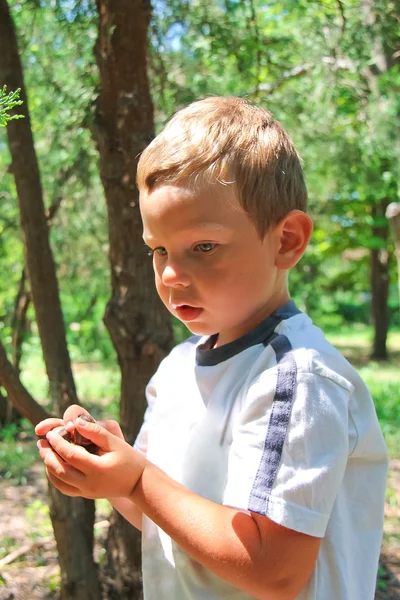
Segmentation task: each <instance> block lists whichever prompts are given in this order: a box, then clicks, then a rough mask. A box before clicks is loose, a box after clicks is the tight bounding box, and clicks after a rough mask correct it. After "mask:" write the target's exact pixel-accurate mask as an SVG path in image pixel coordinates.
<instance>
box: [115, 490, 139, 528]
mask: <svg viewBox="0 0 400 600" xmlns="http://www.w3.org/2000/svg"><path fill="white" fill-rule="evenodd" d="M108 500H109V502H110V503H111V504H112V506H113V507H114V508H115V510H117V511H118V512H119V513H120V514H121V515H122V516H123V517H124V518H125V519H126V520H127V521H129V523H130V524H131V525H133V526H134V527H136V529H139V530H140V531H141V530H142V517H143V513H142V511H141V510H140V509H139V508H138V507H137V506H136V504H134V503H133V502H132V501H131V500H129V499H128V498H109V499H108Z"/></svg>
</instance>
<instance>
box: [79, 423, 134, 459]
mask: <svg viewBox="0 0 400 600" xmlns="http://www.w3.org/2000/svg"><path fill="white" fill-rule="evenodd" d="M75 427H76V428H77V430H78V431H79V433H80V434H82V435H83V436H84V437H85V438H87V439H88V440H90V441H91V442H93V443H94V444H96V446H98V447H99V448H100V450H102V451H103V452H111V451H113V450H116V449H117V448H118V446H119V442H120V438H119V437H118V436H116V435H114V434H113V433H110V432H109V431H107V429H106V428H105V427H101V425H99V424H98V423H88V422H87V421H84V420H83V419H77V420H76V421H75ZM121 433H122V432H121ZM122 439H123V438H122Z"/></svg>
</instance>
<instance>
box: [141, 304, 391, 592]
mask: <svg viewBox="0 0 400 600" xmlns="http://www.w3.org/2000/svg"><path fill="white" fill-rule="evenodd" d="M213 337H214V336H213ZM213 337H212V338H208V339H207V338H198V337H192V338H190V339H188V340H187V341H185V342H183V343H182V344H180V345H179V346H177V347H176V348H175V349H174V350H173V351H172V352H171V353H170V354H169V356H168V357H167V358H166V359H165V360H164V361H163V362H162V363H161V365H160V367H159V369H158V371H157V373H156V374H155V376H154V377H153V378H152V380H151V381H150V383H149V385H148V387H147V397H148V405H149V407H148V410H147V412H146V415H145V421H144V424H143V427H142V429H141V431H140V434H139V436H138V439H137V441H136V444H135V446H136V447H137V448H138V449H140V450H141V451H143V452H146V454H147V457H148V459H149V460H150V461H152V462H153V463H154V464H156V465H157V466H158V467H160V468H161V469H163V470H164V471H165V472H166V473H167V474H168V475H170V476H171V477H172V478H174V479H175V480H176V481H178V482H180V483H182V484H183V485H184V486H186V487H187V488H189V489H190V490H192V491H193V492H195V493H197V494H199V495H201V496H203V497H205V498H208V499H209V500H212V501H214V502H217V503H219V504H224V505H228V506H232V507H236V508H238V509H241V510H244V511H254V512H256V513H259V514H262V515H266V516H267V517H269V518H270V519H272V520H273V521H275V522H276V523H280V524H282V525H284V526H285V527H288V528H291V529H294V530H296V531H300V532H302V533H305V534H308V535H312V536H316V537H320V538H322V542H321V547H320V551H319V554H318V558H317V562H316V566H315V569H314V572H313V574H312V576H311V578H310V580H309V582H308V584H307V585H306V587H305V588H304V590H303V591H302V592H301V593H300V595H299V596H298V600H373V598H374V590H375V582H376V573H377V566H378V559H379V551H380V544H381V538H382V528H383V511H384V496H385V484H386V476H387V466H388V457H387V451H386V446H385V443H384V440H383V437H382V434H381V430H380V427H379V424H378V420H377V417H376V413H375V408H374V405H373V402H372V399H371V396H370V394H369V392H368V390H367V388H366V386H365V384H364V383H363V381H362V380H361V379H360V377H359V375H358V374H357V372H356V371H355V370H354V369H353V368H352V367H351V366H350V364H349V363H348V362H347V361H346V360H345V359H344V358H343V357H342V355H341V354H340V353H339V352H338V351H337V350H335V349H334V348H333V347H332V346H331V344H329V343H328V342H327V340H326V339H325V337H324V335H323V333H322V331H321V330H320V329H318V328H317V327H315V326H314V325H313V324H312V321H311V319H310V318H309V317H308V316H307V315H305V314H304V313H300V312H299V311H298V310H297V308H296V306H295V304H294V303H293V302H292V301H291V302H289V303H288V304H286V305H285V306H283V307H282V308H281V309H279V310H277V311H276V312H275V313H273V314H272V315H271V316H270V317H269V318H268V319H266V320H265V321H264V322H263V323H261V325H259V326H258V327H257V328H256V329H255V330H253V331H251V332H249V333H247V334H246V335H245V336H243V337H241V338H239V339H238V340H235V341H234V342H231V343H230V344H226V345H223V346H221V347H218V348H214V349H207V348H212V345H213V341H214V340H213ZM142 544H143V558H142V560H143V583H144V597H145V600H217V599H218V600H222V599H224V600H225V599H226V600H228V599H229V600H249V599H250V598H251V596H249V595H248V594H246V593H244V592H242V591H240V590H238V589H237V588H235V587H233V586H232V585H230V584H229V583H227V582H225V581H224V580H222V579H221V578H219V577H218V576H216V575H214V574H213V573H212V572H211V571H209V570H207V569H205V568H204V567H202V566H201V565H200V564H199V563H198V562H196V561H195V560H193V559H192V558H191V557H190V556H189V555H188V554H187V553H186V552H185V551H184V550H182V549H181V548H180V547H179V546H178V545H177V544H176V543H175V542H174V541H173V540H171V538H170V537H169V536H168V535H166V534H165V533H164V532H163V531H162V530H161V529H160V528H159V527H157V526H156V525H155V524H154V523H153V522H152V521H151V520H150V519H149V518H148V517H146V516H144V517H143V535H142ZM277 600H278V599H277Z"/></svg>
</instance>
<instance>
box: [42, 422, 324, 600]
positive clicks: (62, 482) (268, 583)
mask: <svg viewBox="0 0 400 600" xmlns="http://www.w3.org/2000/svg"><path fill="white" fill-rule="evenodd" d="M76 426H77V428H78V430H80V432H81V433H82V435H85V436H86V437H88V438H89V439H91V440H92V441H93V442H94V443H95V444H97V445H98V446H99V447H100V449H101V456H93V455H91V454H89V453H88V452H86V450H84V449H83V448H80V447H78V446H73V445H71V444H69V443H68V442H66V441H65V440H64V439H63V438H61V437H60V436H57V435H54V436H51V435H50V441H51V446H50V445H49V443H48V442H47V441H45V440H41V441H40V442H39V447H40V453H41V456H42V458H43V460H44V463H45V465H46V467H47V471H48V476H49V479H50V481H52V483H54V485H56V487H57V488H58V489H59V490H60V491H62V492H63V493H66V494H68V495H71V496H73V495H80V496H84V497H89V498H97V497H108V498H112V500H111V501H112V502H113V504H114V506H115V507H116V508H117V510H121V513H122V514H123V515H124V516H125V518H127V519H128V520H129V521H130V522H131V523H132V524H133V525H136V524H137V517H138V515H139V514H140V512H136V510H134V509H132V507H133V506H134V504H133V503H135V504H136V507H137V509H138V511H142V512H144V513H146V514H147V515H148V516H149V517H150V519H152V520H153V521H154V522H155V523H156V524H158V525H159V526H160V527H161V528H162V529H163V530H164V531H165V532H166V533H167V534H168V535H170V536H171V537H172V538H173V539H174V540H175V541H176V542H177V543H178V544H179V545H180V546H181V547H182V548H183V549H184V550H185V551H186V552H188V554H190V555H191V556H192V557H193V558H194V559H195V560H197V561H198V562H199V563H201V564H202V565H203V566H204V567H206V568H208V569H210V570H211V571H213V572H214V573H216V574H217V575H219V576H220V577H222V578H223V579H225V580H226V581H228V582H229V583H231V584H232V585H234V586H236V587H238V588H239V589H241V590H243V591H245V592H247V593H249V594H251V595H253V596H255V597H256V598H260V599H261V600H272V599H274V600H275V599H276V597H279V599H280V600H292V599H293V598H295V597H296V596H297V594H298V593H299V592H300V590H301V589H302V588H303V587H304V585H305V583H306V582H307V580H308V578H309V576H310V574H311V572H312V570H313V568H314V564H315V560H316V557H317V553H318V549H319V544H320V540H319V539H318V538H314V537H311V536H307V535H305V534H301V533H298V532H295V531H293V530H291V529H287V528H285V527H283V526H281V525H277V524H276V523H274V522H272V521H271V520H270V519H268V518H267V517H262V516H259V515H256V514H255V513H253V514H251V515H247V514H245V513H243V512H241V511H238V510H236V509H233V508H229V507H227V506H221V505H219V504H215V503H213V502H211V501H209V500H206V499H205V498H202V497H201V496H198V495H196V494H194V493H192V492H190V491H189V490H187V489H186V488H185V487H183V486H182V485H180V484H178V483H177V482H176V481H174V480H173V479H171V478H170V477H169V476H168V475H166V474H165V473H164V472H163V471H161V470H160V469H159V468H157V467H156V466H155V465H153V464H152V463H150V462H149V461H146V459H145V457H144V456H143V455H142V454H141V453H140V452H138V451H137V450H135V449H133V448H132V447H131V446H129V445H128V444H126V442H124V441H123V440H121V439H119V438H118V437H116V436H113V435H112V434H110V433H109V432H108V431H107V430H106V429H104V428H102V427H100V426H99V424H98V423H97V424H91V423H86V422H83V423H80V422H79V421H77V422H76ZM52 448H54V450H55V451H56V453H55V452H54V451H53V450H52ZM63 459H64V460H63ZM129 503H130V504H129ZM131 504H132V507H131ZM277 595H278V596H277Z"/></svg>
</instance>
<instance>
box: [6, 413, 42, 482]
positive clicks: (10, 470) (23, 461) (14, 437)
mask: <svg viewBox="0 0 400 600" xmlns="http://www.w3.org/2000/svg"><path fill="white" fill-rule="evenodd" d="M18 433H19V427H18V426H17V425H15V424H11V425H7V426H5V427H3V428H2V429H1V430H0V480H1V479H4V480H10V481H11V482H12V483H14V484H16V485H25V484H26V483H27V473H28V470H29V467H30V466H31V465H32V464H33V462H34V461H35V460H36V459H37V452H36V446H32V445H31V446H29V447H28V445H27V443H25V444H24V445H22V443H21V441H20V440H19V439H18Z"/></svg>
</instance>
